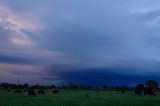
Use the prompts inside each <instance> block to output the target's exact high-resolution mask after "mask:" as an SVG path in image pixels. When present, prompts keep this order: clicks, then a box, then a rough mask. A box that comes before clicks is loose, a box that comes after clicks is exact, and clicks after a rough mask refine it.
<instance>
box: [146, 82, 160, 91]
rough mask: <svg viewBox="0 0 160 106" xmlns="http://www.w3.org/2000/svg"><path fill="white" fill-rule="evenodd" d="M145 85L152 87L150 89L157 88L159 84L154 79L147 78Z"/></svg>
mask: <svg viewBox="0 0 160 106" xmlns="http://www.w3.org/2000/svg"><path fill="white" fill-rule="evenodd" d="M145 85H146V87H148V88H152V89H157V88H158V86H159V84H158V82H156V81H155V80H148V81H146V82H145Z"/></svg>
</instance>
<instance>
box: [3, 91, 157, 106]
mask: <svg viewBox="0 0 160 106" xmlns="http://www.w3.org/2000/svg"><path fill="white" fill-rule="evenodd" d="M87 93H88V94H89V97H87V96H86V94H87ZM0 106H160V93H157V96H156V97H144V96H135V95H134V94H133V92H126V94H116V93H115V92H110V91H101V92H100V93H99V94H97V93H96V92H95V91H60V94H59V95H53V94H52V92H51V91H49V90H48V91H47V92H46V95H39V96H37V97H29V96H27V94H26V93H23V94H14V93H13V92H5V91H0Z"/></svg>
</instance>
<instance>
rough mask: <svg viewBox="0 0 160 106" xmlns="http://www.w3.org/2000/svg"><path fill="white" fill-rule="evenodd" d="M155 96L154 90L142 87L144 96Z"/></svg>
mask: <svg viewBox="0 0 160 106" xmlns="http://www.w3.org/2000/svg"><path fill="white" fill-rule="evenodd" d="M147 95H148V96H156V94H155V90H154V89H152V88H145V89H144V96H147Z"/></svg>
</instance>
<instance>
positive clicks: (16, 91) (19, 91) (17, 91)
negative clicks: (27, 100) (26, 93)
mask: <svg viewBox="0 0 160 106" xmlns="http://www.w3.org/2000/svg"><path fill="white" fill-rule="evenodd" d="M14 93H16V94H17V93H22V91H21V90H15V92H14Z"/></svg>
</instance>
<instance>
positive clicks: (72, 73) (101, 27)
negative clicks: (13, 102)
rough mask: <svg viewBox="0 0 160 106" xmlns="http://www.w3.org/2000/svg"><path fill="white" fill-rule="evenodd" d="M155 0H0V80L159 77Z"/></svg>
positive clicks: (112, 81)
mask: <svg viewBox="0 0 160 106" xmlns="http://www.w3.org/2000/svg"><path fill="white" fill-rule="evenodd" d="M159 5H160V1H159V0H147V1H146V0H141V1H139V0H134V1H133V0H119V1H115V0H102V1H98V0H89V1H86V0H80V1H74V0H67V1H65V0H60V1H56V0H47V1H44V0H34V1H33V0H27V1H26V0H14V1H13V0H0V83H1V82H8V83H17V79H20V81H21V83H29V84H42V85H51V84H55V85H63V84H66V83H70V82H73V83H77V84H87V85H94V86H96V85H105V84H106V85H107V84H109V85H116V84H117V85H134V84H137V83H144V82H145V81H146V80H156V81H157V82H159V83H160V42H159V41H160V31H159V27H160V15H159V14H160V6H159Z"/></svg>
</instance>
